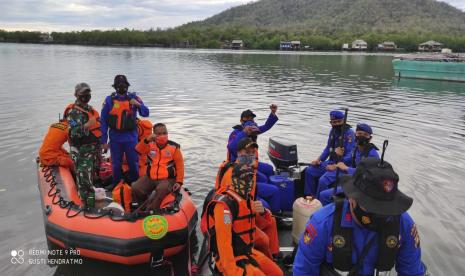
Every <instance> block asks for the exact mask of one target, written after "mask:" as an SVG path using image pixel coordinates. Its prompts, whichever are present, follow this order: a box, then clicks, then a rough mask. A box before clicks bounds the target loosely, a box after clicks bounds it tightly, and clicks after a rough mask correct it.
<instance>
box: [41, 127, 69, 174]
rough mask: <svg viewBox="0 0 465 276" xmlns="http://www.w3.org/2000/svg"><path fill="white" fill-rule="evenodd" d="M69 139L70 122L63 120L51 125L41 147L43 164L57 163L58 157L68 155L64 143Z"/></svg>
mask: <svg viewBox="0 0 465 276" xmlns="http://www.w3.org/2000/svg"><path fill="white" fill-rule="evenodd" d="M66 141H68V122H67V121H62V122H59V123H54V124H52V125H50V127H49V129H48V132H47V134H46V135H45V138H44V141H43V142H42V145H41V146H40V149H39V158H40V162H41V163H42V164H43V165H50V166H51V165H55V164H56V162H57V158H58V157H60V156H63V155H66V156H67V155H68V152H67V151H66V150H65V149H64V148H63V144H64V143H66Z"/></svg>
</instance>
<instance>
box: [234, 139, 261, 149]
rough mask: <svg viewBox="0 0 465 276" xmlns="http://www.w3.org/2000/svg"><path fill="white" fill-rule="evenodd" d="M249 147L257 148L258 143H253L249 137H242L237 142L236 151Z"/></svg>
mask: <svg viewBox="0 0 465 276" xmlns="http://www.w3.org/2000/svg"><path fill="white" fill-rule="evenodd" d="M250 147H254V148H256V149H258V144H257V143H255V142H254V141H253V140H252V139H250V138H249V137H246V138H242V139H241V140H240V141H239V142H237V151H240V150H242V149H247V148H250Z"/></svg>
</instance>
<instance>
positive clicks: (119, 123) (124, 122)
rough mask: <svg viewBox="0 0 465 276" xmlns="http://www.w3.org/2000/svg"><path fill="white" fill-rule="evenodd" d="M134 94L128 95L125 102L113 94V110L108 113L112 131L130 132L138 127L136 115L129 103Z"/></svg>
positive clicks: (108, 122)
mask: <svg viewBox="0 0 465 276" xmlns="http://www.w3.org/2000/svg"><path fill="white" fill-rule="evenodd" d="M132 95H133V94H130V93H128V95H127V97H125V98H124V99H123V100H120V99H117V98H116V93H113V94H111V100H112V108H111V110H110V112H109V113H108V117H107V124H108V126H109V127H110V128H111V129H116V130H121V131H129V130H134V129H135V128H136V127H137V122H136V114H134V111H133V110H132V106H131V104H130V103H129V102H130V100H131V99H132V98H133V96H132Z"/></svg>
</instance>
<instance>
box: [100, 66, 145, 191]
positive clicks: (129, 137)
mask: <svg viewBox="0 0 465 276" xmlns="http://www.w3.org/2000/svg"><path fill="white" fill-rule="evenodd" d="M129 85H130V84H129V82H128V80H127V78H126V76H125V75H116V76H115V79H114V81H113V87H114V88H115V90H116V92H113V93H112V94H111V95H110V96H107V97H106V98H105V101H104V102H103V107H102V112H101V114H102V121H101V130H102V133H103V135H102V138H101V142H102V148H103V149H104V151H107V150H108V148H109V149H110V153H111V160H112V167H113V185H116V184H117V183H118V182H119V181H120V180H121V178H122V162H123V154H124V156H125V157H126V160H127V162H128V166H129V175H130V178H131V179H130V180H131V182H133V181H136V180H137V179H138V178H139V157H138V155H137V152H136V150H135V147H136V145H137V121H136V119H137V113H139V115H140V116H142V117H148V116H149V109H148V108H147V106H145V105H144V103H143V102H142V100H141V99H140V97H139V96H137V95H136V93H131V92H128V88H129ZM108 133H109V136H110V143H109V144H108Z"/></svg>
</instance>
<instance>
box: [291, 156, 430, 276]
mask: <svg viewBox="0 0 465 276" xmlns="http://www.w3.org/2000/svg"><path fill="white" fill-rule="evenodd" d="M398 181H399V176H398V175H397V174H396V173H395V172H394V170H393V168H392V166H391V165H390V164H389V163H388V162H383V161H381V162H380V161H379V160H378V159H376V158H367V159H365V160H363V161H362V162H360V164H359V165H358V166H357V169H356V171H355V174H354V175H353V176H349V175H345V176H344V177H343V179H342V186H343V189H344V193H345V194H346V196H347V198H348V199H344V198H342V197H341V198H339V199H337V200H336V201H335V202H334V203H331V204H329V205H327V206H325V207H323V208H322V209H320V210H319V211H317V212H316V213H314V214H313V216H312V217H311V218H310V220H309V222H308V224H307V226H306V229H305V232H304V233H303V235H302V236H301V238H300V241H299V247H298V250H297V254H296V257H295V260H294V275H299V276H303V275H315V276H318V275H334V274H331V272H332V273H334V272H335V271H334V269H337V270H338V271H349V275H374V273H375V270H376V271H390V270H391V269H392V268H393V267H394V266H395V268H396V271H397V273H398V275H400V276H406V275H409V276H420V275H421V276H423V275H425V266H424V265H423V263H422V262H421V249H420V237H419V235H418V231H417V228H416V225H415V223H414V222H413V220H412V218H411V217H410V216H409V214H408V213H407V212H406V211H407V210H408V209H409V208H410V206H411V205H412V203H413V199H412V198H410V197H408V196H407V195H405V194H403V193H402V192H401V191H399V190H398ZM323 271H325V272H323ZM330 271H331V272H330ZM328 272H330V273H328ZM320 273H321V274H320ZM325 273H326V274H325Z"/></svg>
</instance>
